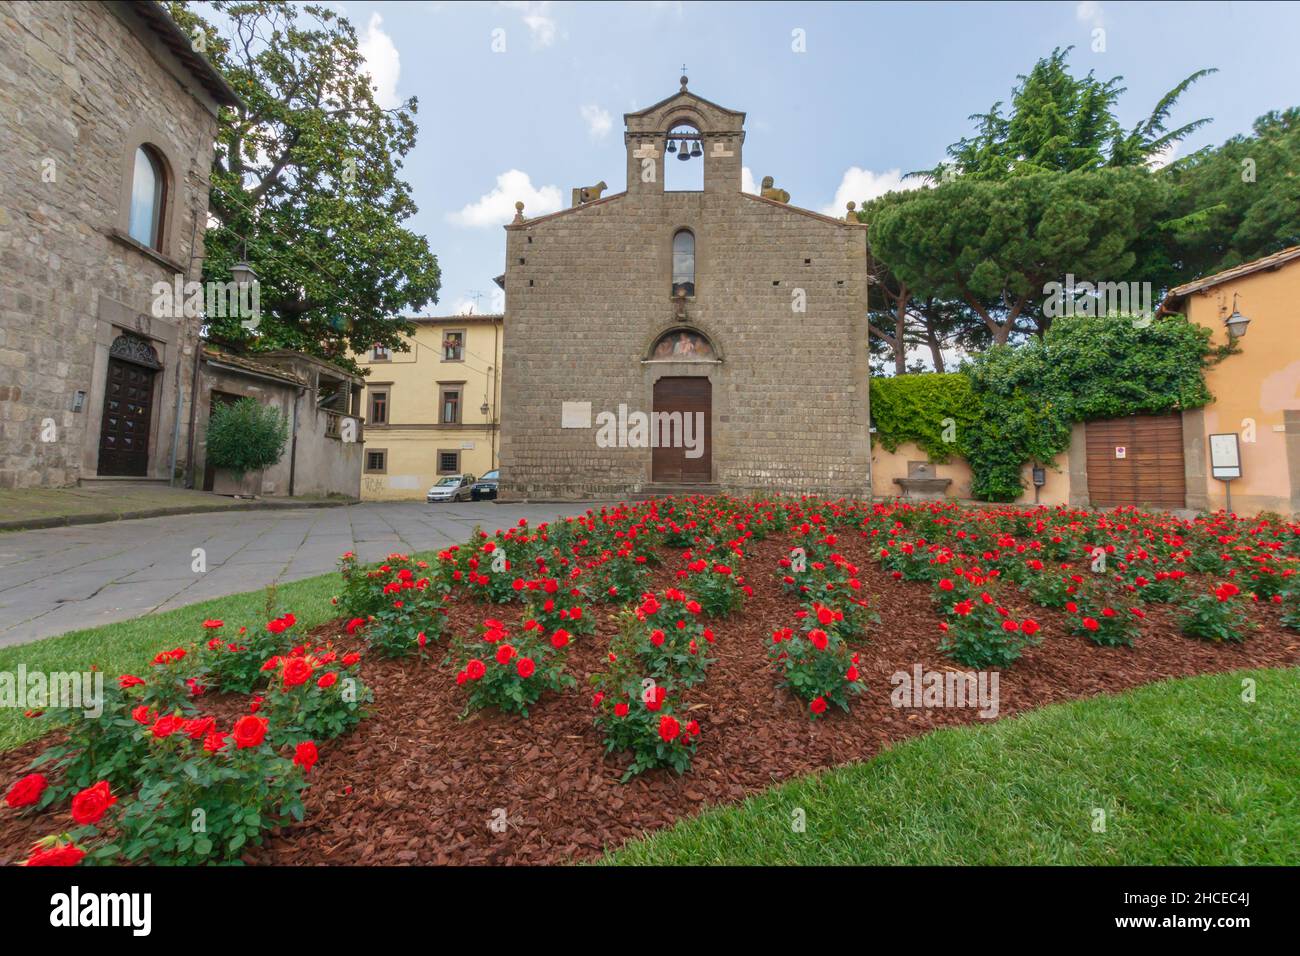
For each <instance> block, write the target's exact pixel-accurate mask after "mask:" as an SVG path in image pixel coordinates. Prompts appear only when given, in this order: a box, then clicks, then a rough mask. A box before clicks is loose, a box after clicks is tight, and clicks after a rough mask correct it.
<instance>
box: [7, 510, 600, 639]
mask: <svg viewBox="0 0 1300 956" xmlns="http://www.w3.org/2000/svg"><path fill="white" fill-rule="evenodd" d="M588 507H589V505H588V504H586V503H581V502H571V503H565V504H531V505H530V504H519V505H511V504H505V505H498V504H496V503H494V502H491V501H483V502H465V503H460V504H454V505H449V504H437V505H426V504H422V503H417V502H409V503H408V502H393V503H387V502H383V503H381V502H369V503H364V504H358V505H352V506H350V507H340V508H321V509H315V508H312V509H303V510H292V511H242V512H230V513H215V514H196V515H175V516H169V517H163V518H143V519H140V520H136V521H118V522H113V523H111V524H96V525H82V526H73V527H61V528H49V529H43V530H39V531H16V532H11V533H8V534H2V535H0V646H5V645H10V644H21V643H23V642H25V641H32V640H36V639H37V638H41V637H49V636H51V635H54V634H62V633H63V632H65V631H71V630H76V629H78V628H83V627H94V626H96V625H99V624H108V623H111V622H113V621H121V620H125V619H127V618H131V617H138V616H139V615H141V614H149V613H152V612H154V611H166V610H171V609H172V608H177V607H182V606H184V605H186V604H193V603H195V602H196V601H205V600H208V599H209V598H214V597H220V596H222V595H225V594H235V593H238V592H240V591H251V590H256V589H258V588H262V587H265V586H266V585H268V584H270V583H271V582H273V581H279V582H284V581H292V580H295V579H298V578H305V577H311V576H313V575H317V574H323V573H325V572H327V571H332V570H334V569H335V566H336V564H337V562H338V558H339V555H341V554H343V552H345V551H349V550H351V551H355V552H356V553H357V555H358V556H359V557H361V558H362V559H363V560H367V561H370V560H376V559H378V558H381V557H383V556H384V555H386V554H389V553H391V552H393V551H427V550H430V549H432V548H440V547H444V546H446V545H449V544H460V543H463V542H465V541H467V540H468V539H469V537H470V534H471V532H472V531H473V530H474V526H475V525H476V524H480V525H482V526H483V529H484V530H486V531H494V530H496V529H497V528H502V527H506V526H508V525H511V524H514V523H515V522H517V521H518V520H519V519H520V518H527V519H528V520H529V521H530V522H532V523H534V524H535V523H537V522H539V521H549V520H551V519H553V518H555V517H557V516H563V515H569V514H579V513H581V512H583V511H585V510H586V509H587V508H588ZM195 548H202V549H203V550H204V552H205V557H206V561H207V570H206V571H205V572H204V573H196V572H194V571H193V570H191V566H192V564H193V561H194V558H193V556H192V555H193V551H194V549H195Z"/></svg>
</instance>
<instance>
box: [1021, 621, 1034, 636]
mask: <svg viewBox="0 0 1300 956" xmlns="http://www.w3.org/2000/svg"><path fill="white" fill-rule="evenodd" d="M1020 629H1021V630H1022V631H1024V632H1025V633H1026V634H1029V635H1031V636H1032V635H1034V634H1037V633H1038V622H1037V621H1034V620H1029V621H1025V622H1023V623H1022V624H1021V625H1020Z"/></svg>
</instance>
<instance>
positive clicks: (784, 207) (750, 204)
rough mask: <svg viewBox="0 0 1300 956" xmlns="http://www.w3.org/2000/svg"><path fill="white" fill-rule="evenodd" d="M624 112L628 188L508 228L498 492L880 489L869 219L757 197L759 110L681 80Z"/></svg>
mask: <svg viewBox="0 0 1300 956" xmlns="http://www.w3.org/2000/svg"><path fill="white" fill-rule="evenodd" d="M624 120H625V123H626V130H625V133H624V142H625V145H626V152H627V187H626V189H625V190H624V191H623V192H620V193H616V194H614V195H609V196H601V193H602V190H603V186H604V184H603V183H602V184H599V185H597V186H595V187H589V188H587V189H583V190H575V191H574V202H575V205H574V206H573V207H572V208H570V209H566V210H562V211H560V212H557V213H554V214H552V215H547V216H541V217H538V218H536V219H528V218H525V212H526V210H522V209H521V211H520V213H519V214H518V215H517V216H516V218H515V221H514V222H513V223H512V224H510V225H507V226H506V274H505V289H506V296H507V308H506V313H507V316H508V321H507V322H506V324H505V340H504V352H503V356H502V366H503V368H504V369H506V370H507V371H506V374H505V376H504V379H503V389H502V400H501V496H502V498H512V499H525V498H531V499H541V498H566V497H579V496H604V495H613V496H625V495H634V494H653V493H657V492H663V491H677V490H683V489H688V488H696V489H712V488H715V487H720V488H722V489H725V490H729V491H739V490H747V489H753V490H764V491H778V490H780V491H819V492H824V493H832V494H846V495H860V496H866V495H869V494H870V493H871V472H870V468H871V455H870V442H869V407H868V405H869V396H868V388H867V383H868V367H867V329H866V324H865V323H866V297H867V263H866V229H865V227H863V226H861V225H859V224H858V223H857V222H856V220H852V221H847V220H845V221H841V220H837V219H833V218H830V217H827V216H823V215H820V214H818V213H815V212H811V211H809V210H806V209H800V208H798V207H796V206H793V205H790V204H789V203H788V201H787V200H788V196H786V195H785V194H784V191H782V190H779V189H775V188H769V189H765V190H764V193H765V195H763V196H756V195H751V194H747V193H744V192H742V191H741V169H742V159H741V156H742V147H743V145H744V141H745V129H744V121H745V114H744V113H740V112H737V111H735V110H731V109H727V108H725V107H722V106H719V105H717V104H715V103H711V102H709V101H708V100H706V99H703V98H702V97H699V96H697V95H695V94H694V93H692V92H690V91H689V89H688V88H687V81H686V78H685V77H683V78H682V81H681V89H680V90H679V91H678V92H676V93H674V94H673V95H672V96H670V97H668V98H667V99H665V100H663V101H662V102H659V103H656V104H655V105H654V106H651V107H649V108H647V109H644V110H640V111H638V112H635V113H628V114H626V115H625V117H624ZM683 152H685V154H686V156H687V157H689V158H688V159H687V160H684V161H683V160H682V159H681V158H680V157H681V156H682V155H683ZM679 162H694V163H702V164H703V166H704V174H703V188H702V189H700V190H694V191H671V190H666V189H665V180H664V173H665V167H666V165H667V164H668V163H679ZM598 197H599V198H598ZM516 207H517V208H520V206H519V204H516ZM651 433H652V434H651ZM656 446H657V447H656Z"/></svg>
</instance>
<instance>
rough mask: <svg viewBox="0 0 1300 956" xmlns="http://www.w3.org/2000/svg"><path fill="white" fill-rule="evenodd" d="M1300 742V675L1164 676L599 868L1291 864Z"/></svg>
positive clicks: (808, 784) (702, 828)
mask: <svg viewBox="0 0 1300 956" xmlns="http://www.w3.org/2000/svg"><path fill="white" fill-rule="evenodd" d="M1247 677H1249V678H1252V679H1254V680H1255V681H1256V683H1257V686H1256V692H1257V700H1256V702H1255V703H1245V702H1243V700H1242V680H1243V678H1247ZM1298 743H1300V669H1294V668H1292V669H1286V670H1256V671H1238V672H1235V673H1232V674H1217V675H1211V676H1204V677H1195V678H1190V679H1186V680H1178V681H1167V682H1163V683H1160V684H1153V685H1151V686H1148V687H1143V688H1139V689H1137V690H1134V691H1130V692H1127V693H1124V694H1119V695H1117V696H1113V697H1099V698H1092V699H1090V700H1082V701H1076V702H1073V703H1069V704H1061V705H1057V706H1053V707H1047V708H1044V709H1042V710H1039V711H1035V712H1032V713H1029V714H1026V715H1024V716H1021V717H1016V718H1012V719H1008V720H1003V721H999V722H998V723H995V724H991V725H987V726H979V727H970V728H962V729H957V730H943V731H939V732H936V733H933V734H929V735H927V736H925V737H922V738H918V739H916V740H913V741H909V742H907V743H905V744H902V745H900V746H898V747H896V748H894V749H892V750H890V751H887V752H885V753H883V754H881V755H880V756H879V757H877V758H876V759H874V760H871V761H868V762H866V763H862V764H855V765H853V766H850V767H845V768H841V769H839V770H836V771H833V772H829V773H825V774H819V775H816V776H812V777H805V778H801V779H798V780H795V781H792V782H790V783H788V784H786V785H784V786H781V787H778V788H775V789H773V790H769V791H767V792H765V793H763V794H760V795H758V796H757V797H754V798H751V799H750V800H747V801H746V802H745V803H743V804H741V805H738V806H734V807H727V808H720V809H715V810H711V811H708V812H706V813H704V814H702V815H700V816H698V817H695V818H693V819H690V820H686V821H683V822H682V823H680V824H679V825H678V826H676V827H674V828H673V829H671V830H666V831H663V832H662V833H660V834H658V835H656V836H651V837H649V838H647V839H644V840H641V841H638V842H635V843H632V844H629V845H628V846H626V847H625V848H623V849H622V850H621V851H619V852H616V853H614V854H612V855H610V856H608V857H606V860H605V862H609V863H615V864H657V865H668V866H673V865H682V864H687V865H689V864H734V865H754V864H763V865H780V864H796V865H837V864H838V865H843V864H910V865H919V864H992V865H1009V864H1195V865H1211V864H1290V865H1295V864H1297V863H1300V785H1298V782H1300V745H1298ZM1095 809H1101V810H1104V811H1105V814H1106V819H1105V832H1094V830H1093V821H1094V810H1095ZM798 810H802V811H803V815H804V817H805V819H806V829H805V832H802V833H799V832H795V829H794V826H793V822H794V819H795V815H796V811H798Z"/></svg>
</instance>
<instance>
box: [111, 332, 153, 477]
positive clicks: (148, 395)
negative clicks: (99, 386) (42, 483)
mask: <svg viewBox="0 0 1300 956" xmlns="http://www.w3.org/2000/svg"><path fill="white" fill-rule="evenodd" d="M158 369H159V365H158V356H157V353H156V352H154V350H153V347H152V346H150V345H149V344H148V343H147V342H144V341H143V340H141V339H136V338H133V337H130V336H125V335H121V336H118V338H117V340H116V341H114V342H113V345H112V347H111V348H110V349H109V356H108V381H107V382H106V383H105V386H104V417H103V418H102V419H101V420H100V424H99V474H101V475H128V476H134V477H144V476H145V475H147V474H148V473H149V431H150V426H151V425H152V419H153V390H154V379H155V378H156V377H157V375H158Z"/></svg>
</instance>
